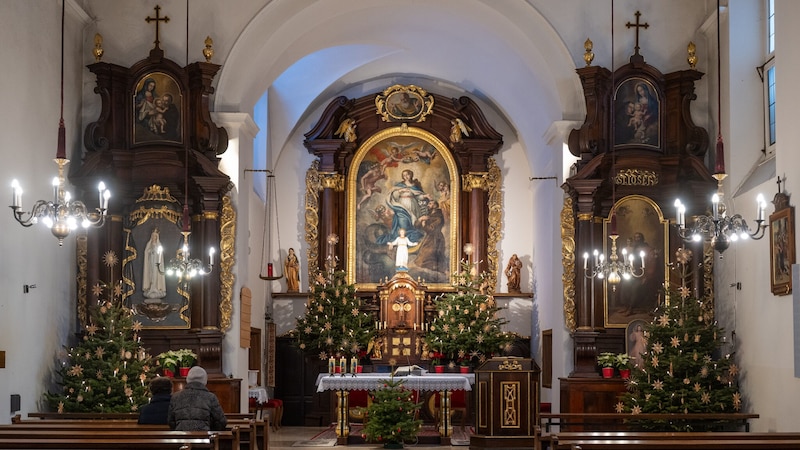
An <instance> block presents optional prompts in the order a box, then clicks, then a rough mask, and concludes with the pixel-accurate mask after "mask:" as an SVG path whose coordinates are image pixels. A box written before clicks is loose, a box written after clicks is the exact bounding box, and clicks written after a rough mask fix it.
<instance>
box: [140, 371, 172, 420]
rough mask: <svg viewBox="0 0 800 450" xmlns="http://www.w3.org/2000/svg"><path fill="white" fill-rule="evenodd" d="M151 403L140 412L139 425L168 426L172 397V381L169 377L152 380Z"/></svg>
mask: <svg viewBox="0 0 800 450" xmlns="http://www.w3.org/2000/svg"><path fill="white" fill-rule="evenodd" d="M150 394H152V397H150V403H148V404H146V405H144V406H143V407H142V410H141V411H140V412H139V423H146V424H159V425H161V424H163V425H166V424H167V412H168V411H169V400H170V398H171V397H172V380H170V379H169V378H168V377H156V378H153V379H152V380H150Z"/></svg>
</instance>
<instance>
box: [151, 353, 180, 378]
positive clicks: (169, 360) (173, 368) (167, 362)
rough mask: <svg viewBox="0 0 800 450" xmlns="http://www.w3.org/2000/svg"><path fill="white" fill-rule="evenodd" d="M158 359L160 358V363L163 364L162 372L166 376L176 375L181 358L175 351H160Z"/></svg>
mask: <svg viewBox="0 0 800 450" xmlns="http://www.w3.org/2000/svg"><path fill="white" fill-rule="evenodd" d="M156 359H157V360H158V365H159V366H161V373H162V374H163V375H164V376H165V377H174V376H175V373H176V372H177V371H178V364H179V363H180V358H178V357H177V355H176V354H175V352H174V351H172V350H167V351H166V352H163V353H159V354H158V356H156Z"/></svg>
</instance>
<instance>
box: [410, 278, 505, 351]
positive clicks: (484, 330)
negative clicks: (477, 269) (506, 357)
mask: <svg viewBox="0 0 800 450" xmlns="http://www.w3.org/2000/svg"><path fill="white" fill-rule="evenodd" d="M461 266H462V271H461V272H459V273H457V274H456V276H455V278H456V280H457V283H458V284H457V288H456V291H455V292H448V293H445V294H442V295H440V296H438V297H437V298H436V299H435V300H434V305H435V307H436V311H437V315H436V317H434V319H433V322H431V323H430V324H429V330H428V332H427V333H426V335H425V343H426V345H427V347H428V349H430V350H431V352H432V355H431V357H433V358H436V359H438V357H439V356H440V355H442V356H443V357H444V358H446V359H448V360H449V362H450V364H451V365H455V364H470V365H474V364H477V363H482V362H484V361H485V360H486V359H487V358H490V357H491V356H492V355H495V354H498V353H500V352H501V351H503V350H504V349H505V348H506V347H507V346H508V345H510V344H511V341H512V340H513V335H511V334H508V333H504V332H503V331H502V330H501V327H502V326H503V325H504V324H506V323H507V322H508V321H507V320H505V319H502V318H500V317H497V312H498V311H500V308H499V307H498V306H497V302H495V300H494V297H493V296H491V295H488V294H486V293H484V292H483V290H484V289H486V286H487V282H486V280H487V276H488V275H487V274H486V273H480V274H474V273H472V272H473V271H472V270H470V269H471V266H470V264H468V263H466V262H462V263H461Z"/></svg>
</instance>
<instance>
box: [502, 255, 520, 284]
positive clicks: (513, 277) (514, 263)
mask: <svg viewBox="0 0 800 450" xmlns="http://www.w3.org/2000/svg"><path fill="white" fill-rule="evenodd" d="M520 270H522V261H520V259H519V258H518V257H517V254H516V253H514V254H513V255H511V259H510V260H508V265H507V266H506V271H505V273H506V277H508V292H511V293H519V292H521V291H520V288H519V281H520V280H519V277H520V275H519V273H520Z"/></svg>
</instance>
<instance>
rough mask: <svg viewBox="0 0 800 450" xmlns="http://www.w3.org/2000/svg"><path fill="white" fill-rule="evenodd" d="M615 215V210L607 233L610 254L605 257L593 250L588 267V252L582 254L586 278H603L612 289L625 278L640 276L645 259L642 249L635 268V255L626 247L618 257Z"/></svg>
mask: <svg viewBox="0 0 800 450" xmlns="http://www.w3.org/2000/svg"><path fill="white" fill-rule="evenodd" d="M616 219H617V217H616V212H612V213H611V233H610V234H609V236H608V237H609V239H611V254H610V255H609V256H608V258H606V256H605V255H604V254H602V253H600V252H599V251H597V250H595V251H594V259H593V261H592V266H591V267H589V253H588V252H586V253H584V254H583V274H584V276H585V277H586V278H599V279H601V280H602V279H605V280H606V281H608V284H610V285H611V289H612V290H616V289H617V285H618V284H619V283H620V282H621V281H623V280H625V281H627V280H630V279H631V278H640V277H641V276H643V275H644V260H645V253H644V250H642V251H640V252H639V258H640V259H641V260H642V264H641V266H640V267H639V268H638V269H637V268H636V266H635V264H634V263H635V260H636V257H635V256H634V254H633V253H629V252H628V249H626V248H623V249H622V257H621V258H620V257H619V254H618V253H617V239H619V234H617V224H616V222H617V220H616Z"/></svg>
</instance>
